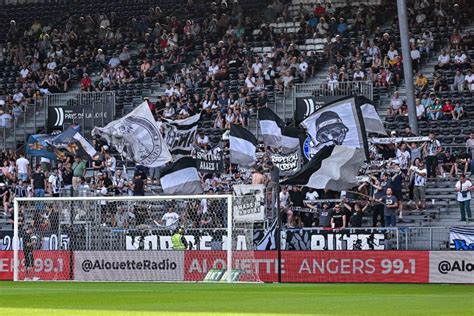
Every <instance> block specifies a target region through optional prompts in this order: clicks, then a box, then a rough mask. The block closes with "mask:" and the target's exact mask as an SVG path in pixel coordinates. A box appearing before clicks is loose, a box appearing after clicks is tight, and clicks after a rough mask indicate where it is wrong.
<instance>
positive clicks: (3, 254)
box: [0, 250, 71, 281]
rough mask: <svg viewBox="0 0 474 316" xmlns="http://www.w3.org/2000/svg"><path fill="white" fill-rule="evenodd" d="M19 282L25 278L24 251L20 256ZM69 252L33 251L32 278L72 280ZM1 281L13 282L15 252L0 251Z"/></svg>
mask: <svg viewBox="0 0 474 316" xmlns="http://www.w3.org/2000/svg"><path fill="white" fill-rule="evenodd" d="M18 256H19V260H20V271H19V274H18V278H19V280H23V279H24V278H25V259H24V255H23V251H20V252H19V254H18ZM70 258H71V253H70V252H69V251H61V250H60V251H44V250H36V251H33V271H32V272H31V273H30V278H31V277H37V278H39V279H40V280H69V279H70V270H71V269H70V266H71V265H70ZM0 280H9V281H11V280H13V251H0Z"/></svg>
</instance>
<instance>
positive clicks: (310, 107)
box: [295, 96, 345, 124]
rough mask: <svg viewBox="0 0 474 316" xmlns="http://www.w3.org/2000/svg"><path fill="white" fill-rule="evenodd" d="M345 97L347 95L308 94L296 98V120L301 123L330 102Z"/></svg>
mask: <svg viewBox="0 0 474 316" xmlns="http://www.w3.org/2000/svg"><path fill="white" fill-rule="evenodd" d="M342 98H345V96H317V97H314V96H307V97H299V98H296V111H295V121H296V124H299V123H300V122H301V121H303V120H304V119H305V118H307V117H308V116H310V115H311V114H313V113H314V112H316V111H317V110H318V109H320V108H322V107H323V106H325V105H326V104H328V103H331V102H334V101H337V100H339V99H342Z"/></svg>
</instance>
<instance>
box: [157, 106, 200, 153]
mask: <svg viewBox="0 0 474 316" xmlns="http://www.w3.org/2000/svg"><path fill="white" fill-rule="evenodd" d="M200 119H201V114H196V115H193V116H190V117H188V118H185V119H182V120H174V121H173V120H166V121H164V122H163V124H162V127H163V131H164V135H165V141H166V144H167V145H168V147H169V149H170V151H171V154H172V155H173V158H174V159H179V158H181V157H184V156H189V155H190V154H191V150H192V147H193V143H194V140H195V139H196V132H197V128H198V122H199V120H200Z"/></svg>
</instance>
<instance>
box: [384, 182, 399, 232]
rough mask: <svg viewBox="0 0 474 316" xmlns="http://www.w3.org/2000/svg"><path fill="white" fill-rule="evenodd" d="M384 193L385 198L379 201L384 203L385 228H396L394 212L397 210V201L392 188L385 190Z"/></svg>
mask: <svg viewBox="0 0 474 316" xmlns="http://www.w3.org/2000/svg"><path fill="white" fill-rule="evenodd" d="M385 192H386V194H385V196H384V197H382V199H381V200H380V201H381V202H382V203H384V210H383V212H384V217H385V227H389V226H392V227H395V226H397V220H396V214H395V210H396V209H397V208H398V200H397V198H396V197H395V196H394V195H393V191H392V188H387V190H386V191H385Z"/></svg>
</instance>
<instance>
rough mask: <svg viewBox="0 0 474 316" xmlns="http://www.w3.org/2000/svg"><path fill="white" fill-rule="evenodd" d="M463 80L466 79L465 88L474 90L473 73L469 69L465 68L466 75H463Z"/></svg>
mask: <svg viewBox="0 0 474 316" xmlns="http://www.w3.org/2000/svg"><path fill="white" fill-rule="evenodd" d="M464 80H465V81H466V84H467V88H468V89H469V90H470V91H474V75H473V74H472V70H471V69H468V70H467V75H466V76H465V77H464Z"/></svg>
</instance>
